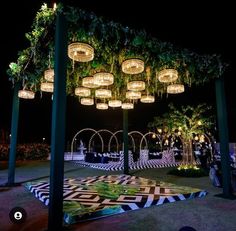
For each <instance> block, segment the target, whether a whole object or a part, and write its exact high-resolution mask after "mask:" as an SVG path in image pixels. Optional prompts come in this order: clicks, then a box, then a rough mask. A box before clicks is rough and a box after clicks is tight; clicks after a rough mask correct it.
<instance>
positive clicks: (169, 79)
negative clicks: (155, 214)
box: [8, 5, 231, 230]
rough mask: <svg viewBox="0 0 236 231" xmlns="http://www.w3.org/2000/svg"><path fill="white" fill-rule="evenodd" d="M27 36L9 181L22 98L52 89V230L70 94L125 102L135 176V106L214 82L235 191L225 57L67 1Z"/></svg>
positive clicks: (226, 189) (226, 183)
mask: <svg viewBox="0 0 236 231" xmlns="http://www.w3.org/2000/svg"><path fill="white" fill-rule="evenodd" d="M54 35H55V36H54ZM26 37H27V39H28V40H29V41H30V47H29V48H27V49H25V50H23V51H22V52H21V53H20V55H19V58H18V60H17V61H16V62H15V63H11V64H10V69H9V70H8V74H9V76H10V79H11V80H12V82H13V83H14V97H13V110H12V125H11V135H12V136H11V146H10V159H9V175H8V185H14V175H15V156H16V144H17V128H18V116H19V97H22V98H28V99H29V98H34V93H35V91H39V90H41V91H49V92H53V112H52V134H51V168H50V171H51V172H50V205H49V224H48V229H49V230H61V228H62V216H63V212H62V202H63V178H64V143H65V141H64V138H65V137H64V136H65V108H66V94H70V95H76V96H79V97H80V102H81V103H83V104H86V105H91V104H94V102H96V107H97V108H98V109H107V108H108V105H110V106H112V107H116V106H117V105H119V107H120V106H121V107H122V109H123V142H124V157H125V158H124V173H126V174H128V109H131V108H133V107H134V103H137V102H138V100H139V99H140V101H141V102H142V103H151V102H153V101H154V100H155V96H157V95H160V94H166V93H168V94H177V93H181V92H183V91H184V89H185V87H191V85H199V84H204V83H205V82H207V81H210V80H214V81H215V87H216V100H217V116H218V125H219V135H220V136H219V137H220V143H221V160H222V170H223V195H224V196H225V197H230V196H231V192H230V172H229V171H230V169H229V155H228V153H229V147H228V127H227V114H226V106H225V92H224V81H223V73H224V70H225V67H226V65H225V64H224V63H223V62H222V61H221V60H220V58H219V57H218V56H216V55H212V56H210V55H198V54H195V53H193V52H191V51H188V50H186V49H183V50H181V49H179V48H177V47H174V46H173V45H172V44H169V43H166V42H160V41H159V40H157V39H156V38H152V37H150V36H149V35H147V34H146V32H145V31H135V30H133V29H130V28H128V27H123V26H122V25H120V24H118V23H115V22H106V21H104V20H103V19H101V18H98V17H97V16H96V15H94V14H92V13H86V12H84V11H82V10H79V9H76V8H73V7H67V6H62V5H58V7H57V8H56V9H51V8H47V6H45V5H44V6H43V7H42V8H41V10H40V11H39V12H38V13H37V15H36V18H35V21H34V22H33V26H32V32H31V33H28V34H27V35H26ZM68 57H69V58H68ZM69 60H70V61H69ZM53 72H54V73H53ZM21 86H23V88H22V87H21ZM95 87H96V88H95ZM94 89H95V90H94ZM18 96H19V97H18ZM117 107H118V106H117ZM118 110H119V109H118Z"/></svg>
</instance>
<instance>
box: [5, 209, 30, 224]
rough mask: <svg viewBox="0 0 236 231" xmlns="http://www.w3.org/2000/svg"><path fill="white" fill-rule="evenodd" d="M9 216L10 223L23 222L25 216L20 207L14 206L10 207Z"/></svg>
mask: <svg viewBox="0 0 236 231" xmlns="http://www.w3.org/2000/svg"><path fill="white" fill-rule="evenodd" d="M9 218H10V220H11V222H12V223H16V224H21V223H24V222H25V220H26V218H27V213H26V211H25V210H24V209H23V208H21V207H15V208H13V209H11V211H10V213H9Z"/></svg>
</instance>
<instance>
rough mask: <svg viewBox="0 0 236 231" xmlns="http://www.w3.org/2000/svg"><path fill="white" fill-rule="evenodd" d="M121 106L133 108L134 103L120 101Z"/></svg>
mask: <svg viewBox="0 0 236 231" xmlns="http://www.w3.org/2000/svg"><path fill="white" fill-rule="evenodd" d="M121 108H122V109H134V104H133V103H122V105H121Z"/></svg>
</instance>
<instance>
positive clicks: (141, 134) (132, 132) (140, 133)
mask: <svg viewBox="0 0 236 231" xmlns="http://www.w3.org/2000/svg"><path fill="white" fill-rule="evenodd" d="M134 133H137V134H139V135H140V136H142V138H141V140H142V139H144V140H145V144H146V147H147V146H148V144H147V139H146V137H144V135H143V133H142V132H139V131H131V132H129V134H134ZM143 137H144V138H143ZM140 150H141V148H140ZM134 151H135V150H134Z"/></svg>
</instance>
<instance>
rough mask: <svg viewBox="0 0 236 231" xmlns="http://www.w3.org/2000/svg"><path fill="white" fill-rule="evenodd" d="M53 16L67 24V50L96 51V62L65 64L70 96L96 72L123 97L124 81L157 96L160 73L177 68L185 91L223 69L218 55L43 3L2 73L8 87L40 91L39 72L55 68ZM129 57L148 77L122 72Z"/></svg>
mask: <svg viewBox="0 0 236 231" xmlns="http://www.w3.org/2000/svg"><path fill="white" fill-rule="evenodd" d="M58 12H63V13H64V14H65V16H66V19H67V21H68V25H69V27H68V37H69V39H68V45H69V44H70V43H72V42H84V43H88V44H90V45H91V46H92V47H93V48H94V50H95V57H94V59H93V61H91V62H88V63H77V62H73V61H71V60H69V61H68V67H67V70H68V71H67V92H68V94H72V95H73V94H74V88H75V87H76V86H79V85H80V84H81V79H82V78H83V77H85V76H92V75H93V74H94V73H96V72H99V71H107V72H112V73H113V74H114V76H115V80H114V85H113V86H111V88H114V89H116V91H117V92H122V89H123V88H124V87H125V86H126V83H127V78H129V79H134V78H136V79H146V78H148V82H149V84H148V88H147V91H149V92H151V93H158V92H159V93H160V92H163V84H161V83H159V82H157V80H156V75H157V73H158V72H159V71H160V70H162V69H164V68H174V69H176V70H177V71H178V73H179V80H178V82H181V83H182V84H185V85H188V86H190V85H191V84H195V85H199V84H203V83H205V82H207V81H210V80H211V79H214V78H218V77H220V76H221V75H222V74H223V73H224V71H225V68H226V66H227V65H226V64H225V63H223V62H222V61H221V59H220V57H219V56H218V55H198V54H196V53H193V52H191V51H189V50H187V49H180V48H178V47H174V46H173V45H172V44H170V43H167V42H161V41H159V40H158V39H156V38H153V37H151V36H149V35H148V34H147V33H146V32H145V31H143V30H141V31H138V30H133V29H131V28H129V27H124V26H122V25H121V24H119V23H116V22H113V21H106V20H104V19H103V18H101V17H97V16H96V15H95V14H93V13H88V12H85V11H83V10H80V9H77V8H74V7H63V6H62V5H58V7H57V9H56V10H53V9H51V8H48V7H47V6H46V4H44V5H43V6H42V7H41V9H40V10H39V12H38V13H37V15H36V17H35V19H34V21H33V24H32V28H31V29H32V31H31V32H28V33H26V39H27V40H28V41H29V43H30V45H29V47H28V48H26V49H25V50H23V51H21V52H19V54H18V59H17V61H16V62H12V63H10V65H9V69H8V71H7V73H8V75H9V79H10V80H11V81H12V82H13V83H14V82H16V81H21V82H22V83H23V85H24V87H26V88H32V86H34V89H35V90H39V89H40V83H41V81H42V78H43V72H44V71H45V69H47V68H48V67H49V66H50V65H51V66H52V67H53V63H54V60H53V56H54V55H53V54H54V34H55V19H56V14H57V13H58ZM49 54H51V55H49ZM49 57H50V58H49ZM128 58H140V59H142V60H143V61H144V63H145V67H149V71H148V77H147V75H146V73H145V72H143V73H142V74H140V75H137V76H135V77H133V76H132V77H131V76H129V75H127V74H124V73H122V71H121V63H122V62H123V61H124V60H126V59H128ZM118 95H119V94H118Z"/></svg>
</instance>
